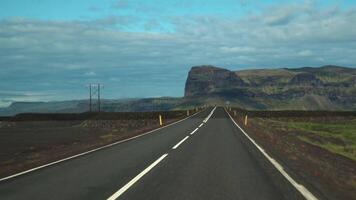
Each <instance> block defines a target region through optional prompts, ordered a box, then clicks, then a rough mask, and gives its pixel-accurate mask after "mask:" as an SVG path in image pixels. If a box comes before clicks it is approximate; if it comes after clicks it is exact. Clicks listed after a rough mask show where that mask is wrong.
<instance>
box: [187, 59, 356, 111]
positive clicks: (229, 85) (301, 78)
mask: <svg viewBox="0 0 356 200" xmlns="http://www.w3.org/2000/svg"><path fill="white" fill-rule="evenodd" d="M185 98H186V99H197V100H199V101H200V102H202V103H203V102H204V101H209V102H212V101H215V102H216V103H226V102H229V103H230V104H234V105H237V106H241V107H245V108H249V109H268V110H283V109H291V110H356V69H354V68H347V67H340V66H332V65H329V66H322V67H318V68H312V67H303V68H293V69H289V68H280V69H254V70H241V71H236V72H233V71H229V70H226V69H223V68H218V67H215V66H207V65H204V66H195V67H192V68H191V70H190V72H189V74H188V78H187V81H186V85H185Z"/></svg>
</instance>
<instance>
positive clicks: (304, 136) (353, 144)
mask: <svg viewBox="0 0 356 200" xmlns="http://www.w3.org/2000/svg"><path fill="white" fill-rule="evenodd" d="M272 124H273V126H274V127H280V128H281V127H283V129H287V130H288V131H292V130H294V131H298V136H297V137H298V138H299V139H300V140H302V141H304V142H307V143H309V144H313V145H316V146H319V147H321V148H324V149H327V150H328V151H330V152H333V153H337V154H340V155H343V156H345V157H348V158H351V159H353V160H356V119H353V120H346V121H340V120H337V121H335V122H305V121H304V122H303V121H302V122H300V121H297V122H295V121H294V122H292V121H276V120H273V122H272ZM299 133H300V134H299Z"/></svg>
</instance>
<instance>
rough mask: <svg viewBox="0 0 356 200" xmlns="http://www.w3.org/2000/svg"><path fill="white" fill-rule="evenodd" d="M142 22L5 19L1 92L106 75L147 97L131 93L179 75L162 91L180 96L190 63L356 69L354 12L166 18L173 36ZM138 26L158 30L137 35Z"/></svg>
mask: <svg viewBox="0 0 356 200" xmlns="http://www.w3.org/2000/svg"><path fill="white" fill-rule="evenodd" d="M246 2H247V1H246ZM121 6H124V5H121ZM141 20H142V19H137V18H136V17H131V16H111V17H110V16H109V17H106V18H103V19H98V20H93V21H41V20H32V19H24V18H13V19H6V20H1V21H0V69H1V73H0V80H2V83H3V85H2V86H1V87H4V88H9V87H14V85H15V86H16V89H18V90H24V88H26V89H28V90H32V89H33V88H28V87H30V86H31V87H37V88H40V89H39V90H45V89H47V90H49V89H51V88H50V87H57V88H61V89H63V90H69V89H70V88H71V87H73V85H70V84H69V83H71V84H77V85H78V84H82V85H85V84H84V83H86V82H88V79H89V80H91V78H93V77H92V76H93V75H96V76H95V78H96V79H95V80H98V81H100V80H101V81H103V82H104V81H106V80H108V78H107V76H109V77H115V76H117V77H116V78H117V79H115V80H116V81H117V82H118V84H117V85H120V84H121V86H122V85H123V84H125V81H126V82H129V83H130V87H121V90H123V89H122V88H124V89H127V91H126V93H127V94H130V92H132V91H134V92H136V93H135V95H136V96H137V95H140V94H143V95H145V96H147V95H149V92H150V91H148V90H147V89H145V90H144V91H143V90H135V89H133V88H134V87H136V86H137V87H138V86H139V85H140V84H142V82H145V84H146V85H154V84H156V81H155V79H156V78H157V77H163V78H165V77H170V75H172V74H179V76H174V78H165V79H166V81H165V82H166V83H170V82H173V83H174V84H175V85H174V84H173V85H174V87H175V88H176V89H175V90H170V89H169V90H168V92H166V93H164V91H163V90H165V89H166V87H165V86H160V85H158V86H157V87H161V89H162V90H161V92H162V93H164V94H165V95H170V94H173V92H176V93H177V91H178V92H181V93H180V94H182V91H183V87H184V81H185V76H186V72H187V70H188V69H189V67H190V66H193V65H199V64H214V65H220V66H226V63H229V65H230V66H234V67H243V68H247V67H248V66H253V67H265V66H280V67H286V66H292V67H293V66H306V65H309V66H319V65H323V64H338V65H346V66H348V65H349V66H350V65H351V66H354V65H355V63H356V58H355V55H356V49H355V46H356V37H355V35H356V25H355V21H356V10H355V9H354V8H350V9H348V10H343V9H340V8H322V9H320V8H317V7H315V5H314V4H313V3H308V2H306V3H304V4H302V5H294V4H291V5H283V6H275V7H269V8H267V10H265V11H263V12H261V13H259V14H256V13H252V14H249V15H247V16H244V17H242V18H227V17H221V16H196V15H195V16H168V17H165V18H164V19H162V21H164V22H165V23H169V24H170V26H171V27H173V28H172V31H164V30H165V29H164V28H162V29H160V28H159V26H163V25H164V24H162V23H161V21H155V20H153V21H145V22H142V21H141ZM150 20H151V19H150ZM149 22H150V23H149ZM135 24H145V25H146V28H147V30H151V29H156V30H161V31H157V32H147V31H145V30H144V29H142V30H141V31H132V30H131V29H130V27H131V26H134V25H135ZM226 67H229V66H226ZM92 72H93V73H92ZM94 72H96V73H97V74H94ZM99 72H100V73H99ZM103 74H104V75H103ZM83 75H85V76H83ZM128 80H129V81H128ZM44 82H50V83H51V84H50V86H48V87H45V85H41V83H44ZM119 83H120V84H119ZM155 86H156V85H155ZM118 87H119V86H118ZM177 88H178V89H177ZM0 89H1V88H0ZM113 90H114V89H113ZM117 90H119V89H117ZM152 91H154V92H155V93H158V92H159V91H160V90H159V89H157V88H155V89H152ZM122 93H124V92H122ZM120 94H121V93H120ZM128 96H130V95H128Z"/></svg>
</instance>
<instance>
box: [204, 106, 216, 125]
mask: <svg viewBox="0 0 356 200" xmlns="http://www.w3.org/2000/svg"><path fill="white" fill-rule="evenodd" d="M215 109H216V106H215V107H214V109H213V110H212V111H211V112H210V114H209V115H208V117H206V118H205V119H204V120H203V122H204V123H206V122H208V120H209V119H210V117H211V116H212V115H213V113H214V111H215Z"/></svg>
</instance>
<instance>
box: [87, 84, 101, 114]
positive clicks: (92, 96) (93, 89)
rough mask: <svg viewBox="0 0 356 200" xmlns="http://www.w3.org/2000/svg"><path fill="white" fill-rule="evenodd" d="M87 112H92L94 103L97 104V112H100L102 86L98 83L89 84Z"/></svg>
mask: <svg viewBox="0 0 356 200" xmlns="http://www.w3.org/2000/svg"><path fill="white" fill-rule="evenodd" d="M88 87H89V112H93V111H94V105H95V101H96V102H97V111H98V112H100V111H101V99H100V98H101V88H102V87H103V85H101V84H100V83H96V84H92V83H90V84H89V86H88Z"/></svg>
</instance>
